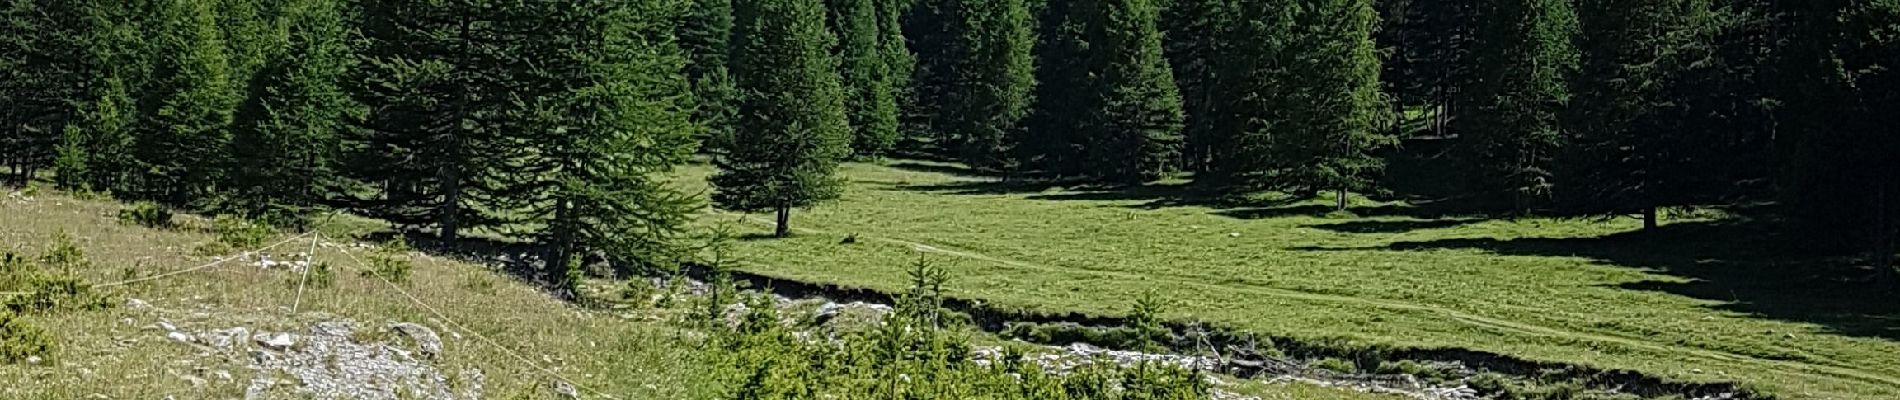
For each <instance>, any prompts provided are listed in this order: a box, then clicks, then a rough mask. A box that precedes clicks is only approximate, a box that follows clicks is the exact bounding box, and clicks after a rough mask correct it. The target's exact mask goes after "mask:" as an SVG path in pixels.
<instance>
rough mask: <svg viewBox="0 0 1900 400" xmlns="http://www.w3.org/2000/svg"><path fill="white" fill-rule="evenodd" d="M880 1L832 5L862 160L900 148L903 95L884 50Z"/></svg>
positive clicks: (854, 145)
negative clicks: (899, 109) (900, 98)
mask: <svg viewBox="0 0 1900 400" xmlns="http://www.w3.org/2000/svg"><path fill="white" fill-rule="evenodd" d="M875 2H876V1H875V0H831V1H830V3H831V7H830V10H831V16H830V21H831V30H832V33H833V34H834V35H835V36H836V37H837V39H838V42H837V46H836V47H835V49H836V50H835V51H833V54H836V56H837V57H838V60H839V62H840V65H839V67H840V68H839V73H840V75H841V79H842V80H841V82H843V85H844V90H845V96H846V98H845V114H846V115H847V116H848V117H849V118H850V123H851V130H852V132H853V136H852V140H851V152H852V154H853V155H854V156H856V157H857V158H861V159H873V158H877V157H879V156H882V155H884V153H885V152H887V151H889V150H890V149H891V146H892V145H894V144H896V143H897V92H896V91H895V90H894V89H893V86H892V80H891V72H890V70H891V68H890V60H889V59H888V56H887V55H886V54H885V48H884V46H883V45H882V44H881V43H882V42H883V41H884V40H885V38H884V35H883V33H882V31H881V30H880V26H881V24H879V22H878V13H877V11H878V10H877V8H876V6H875V4H874V3H875Z"/></svg>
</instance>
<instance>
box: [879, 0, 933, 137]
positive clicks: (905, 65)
mask: <svg viewBox="0 0 1900 400" xmlns="http://www.w3.org/2000/svg"><path fill="white" fill-rule="evenodd" d="M913 1H914V0H874V1H873V2H872V3H873V5H874V6H875V7H876V9H877V33H878V47H879V50H878V51H879V52H880V53H882V54H883V56H884V68H885V69H886V71H887V72H889V75H888V77H889V78H890V79H889V81H890V82H889V83H888V84H889V85H890V88H891V90H892V91H893V93H896V101H895V102H896V104H897V121H898V127H897V134H898V137H899V138H898V139H899V140H902V138H903V137H905V136H906V135H907V134H908V133H912V132H919V131H921V130H923V129H925V128H923V127H921V126H917V125H916V123H917V121H918V116H919V115H922V114H921V113H920V111H919V110H918V104H917V101H918V100H917V93H916V87H915V84H916V82H914V77H915V76H916V74H917V55H916V54H915V53H913V52H911V48H910V39H909V36H907V35H905V33H904V24H903V17H904V15H905V14H908V13H910V11H911V5H912V3H913Z"/></svg>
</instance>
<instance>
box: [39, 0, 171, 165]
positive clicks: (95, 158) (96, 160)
mask: <svg viewBox="0 0 1900 400" xmlns="http://www.w3.org/2000/svg"><path fill="white" fill-rule="evenodd" d="M156 6H157V2H152V1H118V0H83V1H78V2H75V3H73V7H74V8H76V9H77V10H79V11H80V12H82V13H83V15H84V18H85V19H86V21H87V23H86V26H87V28H86V32H85V33H84V34H83V36H82V37H83V39H84V42H83V43H82V46H81V47H79V48H76V49H73V51H77V52H78V53H79V54H80V55H81V56H82V57H85V60H86V63H87V64H89V65H92V66H94V67H92V68H88V70H89V71H90V72H88V73H86V74H83V76H81V77H80V78H81V79H83V80H84V81H83V83H81V85H80V87H81V88H83V93H82V97H81V98H79V99H77V100H76V101H75V102H74V105H75V107H76V108H77V109H78V115H77V116H76V117H75V119H74V120H73V121H72V123H70V124H68V125H66V127H65V140H64V141H62V142H61V144H60V146H61V147H60V151H59V165H58V168H59V177H60V179H59V181H60V183H61V184H62V185H63V186H65V187H68V188H73V189H90V190H103V191H112V192H122V193H130V192H131V188H130V187H128V186H127V185H128V184H129V182H130V181H131V178H130V177H131V176H132V175H133V174H134V173H135V172H137V171H135V169H134V167H135V164H136V162H135V160H134V159H133V157H132V151H133V149H134V146H133V145H134V139H136V137H135V136H134V135H135V134H136V132H135V129H136V128H138V126H137V124H138V121H139V118H140V114H139V112H140V109H139V101H138V98H136V97H135V96H133V93H135V92H137V91H138V88H140V87H142V86H143V84H144V82H145V80H146V78H147V77H148V76H149V75H150V74H151V73H152V69H153V68H152V67H151V63H150V62H149V61H147V60H149V59H150V57H151V55H150V53H151V51H149V49H148V48H147V47H145V46H147V45H148V41H147V40H146V37H147V35H146V34H145V32H146V31H147V27H146V24H149V23H152V22H153V21H152V19H154V18H153V16H154V15H157V14H158V13H156V12H152V10H153V7H156Z"/></svg>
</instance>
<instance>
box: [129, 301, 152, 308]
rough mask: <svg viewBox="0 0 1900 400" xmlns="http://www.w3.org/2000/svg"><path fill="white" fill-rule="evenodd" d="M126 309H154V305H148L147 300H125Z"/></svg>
mask: <svg viewBox="0 0 1900 400" xmlns="http://www.w3.org/2000/svg"><path fill="white" fill-rule="evenodd" d="M125 308H129V309H133V310H144V309H148V308H152V303H146V302H145V300H139V299H125Z"/></svg>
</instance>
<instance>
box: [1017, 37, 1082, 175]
mask: <svg viewBox="0 0 1900 400" xmlns="http://www.w3.org/2000/svg"><path fill="white" fill-rule="evenodd" d="M1100 10H1101V7H1099V6H1098V5H1096V3H1095V2H1091V1H1081V0H1050V1H1049V3H1048V4H1047V5H1046V7H1044V8H1043V9H1042V13H1041V15H1040V16H1038V20H1039V23H1038V24H1037V26H1038V27H1039V31H1038V32H1037V35H1036V39H1037V44H1036V46H1035V56H1036V65H1037V66H1038V67H1037V68H1036V74H1035V76H1036V82H1037V85H1036V96H1035V107H1034V109H1032V110H1031V115H1030V118H1029V121H1028V125H1029V130H1028V132H1027V134H1025V139H1024V140H1023V143H1022V146H1021V147H1019V148H1017V151H1019V152H1020V155H1019V156H1018V157H1019V158H1021V159H1023V160H1024V161H1025V162H1027V163H1029V165H1031V166H1032V167H1033V168H1038V169H1040V170H1042V172H1043V173H1044V174H1046V175H1051V176H1056V177H1081V176H1086V175H1090V174H1091V171H1089V169H1088V165H1087V164H1088V163H1087V157H1086V152H1087V151H1088V147H1087V144H1088V139H1089V136H1090V134H1091V133H1092V132H1095V131H1096V128H1095V127H1096V126H1097V124H1099V123H1100V120H1099V118H1097V117H1098V116H1099V115H1100V113H1101V110H1102V109H1103V104H1102V100H1103V98H1102V97H1101V93H1102V90H1101V89H1100V87H1101V86H1100V85H1101V81H1100V80H1098V79H1095V73H1096V72H1097V71H1095V66H1094V65H1092V64H1091V63H1090V62H1087V61H1086V60H1089V57H1090V55H1091V54H1092V49H1093V48H1092V47H1091V46H1092V45H1094V42H1097V41H1100V36H1101V31H1100V29H1101V28H1102V27H1101V26H1100V25H1096V24H1093V23H1092V21H1099V18H1096V17H1094V14H1097V13H1099V12H1100Z"/></svg>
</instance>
